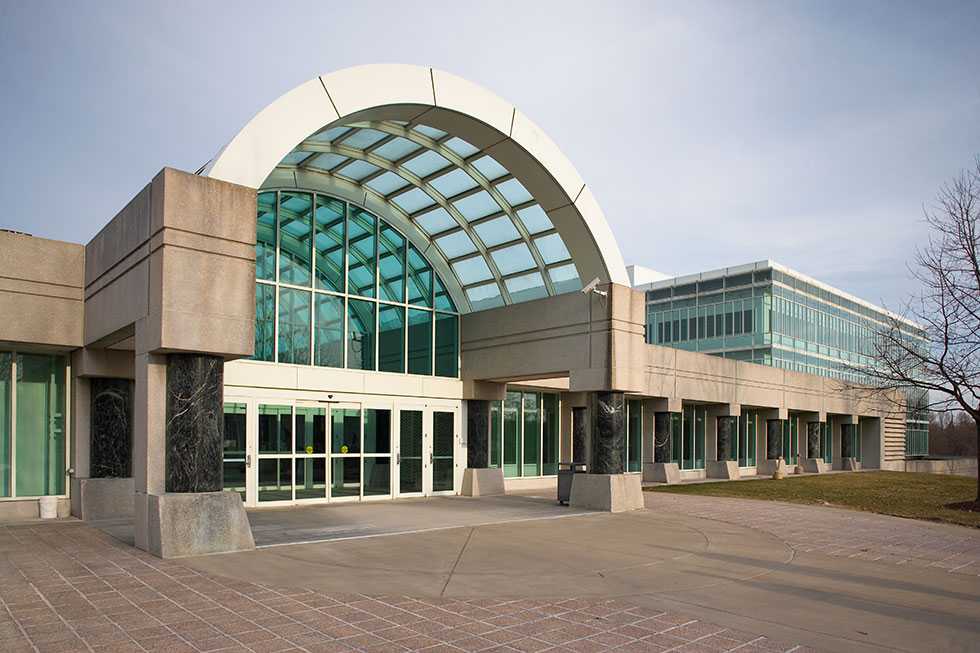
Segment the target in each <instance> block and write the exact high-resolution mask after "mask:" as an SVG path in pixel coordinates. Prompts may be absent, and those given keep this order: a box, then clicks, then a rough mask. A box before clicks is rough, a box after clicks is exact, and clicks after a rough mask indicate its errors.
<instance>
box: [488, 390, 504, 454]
mask: <svg viewBox="0 0 980 653" xmlns="http://www.w3.org/2000/svg"><path fill="white" fill-rule="evenodd" d="M502 412H503V402H500V401H491V402H490V467H491V468H493V469H497V468H499V467H500V446H501V444H502V438H503V435H504V432H503V428H504V423H503V415H502V414H501V413H502Z"/></svg>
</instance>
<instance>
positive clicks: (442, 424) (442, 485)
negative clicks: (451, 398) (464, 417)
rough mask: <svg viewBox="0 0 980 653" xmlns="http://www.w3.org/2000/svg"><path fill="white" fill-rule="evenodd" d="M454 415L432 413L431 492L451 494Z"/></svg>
mask: <svg viewBox="0 0 980 653" xmlns="http://www.w3.org/2000/svg"><path fill="white" fill-rule="evenodd" d="M455 443H456V413H455V412H452V411H445V410H434V411H432V453H431V456H430V459H431V460H432V467H431V474H432V491H433V492H452V491H453V477H454V475H455V471H456V470H455V461H454V458H453V450H454V447H455Z"/></svg>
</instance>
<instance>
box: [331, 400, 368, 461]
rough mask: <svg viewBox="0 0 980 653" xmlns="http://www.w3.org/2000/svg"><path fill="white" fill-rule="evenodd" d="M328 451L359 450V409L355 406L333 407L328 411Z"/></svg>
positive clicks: (354, 452)
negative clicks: (329, 428) (329, 443)
mask: <svg viewBox="0 0 980 653" xmlns="http://www.w3.org/2000/svg"><path fill="white" fill-rule="evenodd" d="M330 419H331V420H332V422H333V424H332V426H331V429H332V430H331V438H332V439H331V442H332V444H331V445H330V452H331V453H335V454H356V453H360V452H361V411H360V410H358V409H356V408H334V409H333V410H332V411H330Z"/></svg>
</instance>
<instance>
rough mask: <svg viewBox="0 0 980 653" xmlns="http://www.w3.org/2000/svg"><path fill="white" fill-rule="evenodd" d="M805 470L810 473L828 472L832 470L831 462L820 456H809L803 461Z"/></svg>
mask: <svg viewBox="0 0 980 653" xmlns="http://www.w3.org/2000/svg"><path fill="white" fill-rule="evenodd" d="M803 471H805V472H807V473H808V474H826V473H827V472H829V471H830V464H828V463H825V462H824V461H823V460H822V459H820V458H807V459H806V460H804V461H803Z"/></svg>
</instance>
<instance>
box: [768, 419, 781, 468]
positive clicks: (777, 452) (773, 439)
mask: <svg viewBox="0 0 980 653" xmlns="http://www.w3.org/2000/svg"><path fill="white" fill-rule="evenodd" d="M782 455H783V423H782V421H781V420H778V419H771V420H769V421H767V422H766V458H768V459H769V460H775V459H777V458H779V457H780V456H782Z"/></svg>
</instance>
